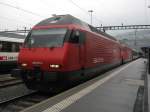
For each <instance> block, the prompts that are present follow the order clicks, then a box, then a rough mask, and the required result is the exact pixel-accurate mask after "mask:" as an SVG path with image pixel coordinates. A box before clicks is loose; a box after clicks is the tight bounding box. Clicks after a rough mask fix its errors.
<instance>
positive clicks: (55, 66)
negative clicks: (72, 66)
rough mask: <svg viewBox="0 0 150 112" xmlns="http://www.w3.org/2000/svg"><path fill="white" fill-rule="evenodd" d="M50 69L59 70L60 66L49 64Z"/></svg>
mask: <svg viewBox="0 0 150 112" xmlns="http://www.w3.org/2000/svg"><path fill="white" fill-rule="evenodd" d="M50 68H60V65H58V64H50Z"/></svg>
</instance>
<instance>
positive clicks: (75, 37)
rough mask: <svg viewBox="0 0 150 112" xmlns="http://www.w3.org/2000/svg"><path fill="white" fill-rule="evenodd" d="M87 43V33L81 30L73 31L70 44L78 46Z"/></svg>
mask: <svg viewBox="0 0 150 112" xmlns="http://www.w3.org/2000/svg"><path fill="white" fill-rule="evenodd" d="M84 41H85V33H84V32H82V31H79V30H75V31H73V33H72V34H71V37H70V40H69V42H71V43H76V44H83V43H84Z"/></svg>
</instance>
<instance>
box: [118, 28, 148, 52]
mask: <svg viewBox="0 0 150 112" xmlns="http://www.w3.org/2000/svg"><path fill="white" fill-rule="evenodd" d="M115 37H116V38H117V39H119V40H120V41H121V42H122V43H125V44H127V45H128V46H129V47H131V48H133V49H136V50H138V51H141V47H145V46H150V30H135V31H133V32H128V33H123V34H119V35H116V36H115Z"/></svg>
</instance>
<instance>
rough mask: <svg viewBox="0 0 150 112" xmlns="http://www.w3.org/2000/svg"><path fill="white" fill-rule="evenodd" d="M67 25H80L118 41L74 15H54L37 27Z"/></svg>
mask: <svg viewBox="0 0 150 112" xmlns="http://www.w3.org/2000/svg"><path fill="white" fill-rule="evenodd" d="M66 24H78V25H80V26H83V27H85V28H87V29H89V30H91V31H92V32H96V33H99V34H101V35H104V36H106V37H108V38H110V39H112V40H114V41H117V39H116V38H114V37H112V36H110V35H109V34H107V33H105V32H102V31H100V30H98V29H97V28H95V27H93V26H91V25H89V24H88V23H85V22H83V21H81V20H80V19H78V18H76V17H74V16H72V15H69V14H67V15H53V17H51V18H48V19H45V20H43V21H41V22H39V23H38V24H37V25H35V26H48V25H66Z"/></svg>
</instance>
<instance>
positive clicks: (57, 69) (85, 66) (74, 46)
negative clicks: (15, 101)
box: [16, 15, 131, 90]
mask: <svg viewBox="0 0 150 112" xmlns="http://www.w3.org/2000/svg"><path fill="white" fill-rule="evenodd" d="M121 50H122V45H121V44H120V43H119V42H118V41H117V40H116V39H115V38H113V37H111V36H110V35H108V34H106V33H103V32H101V31H99V30H97V29H96V28H94V27H92V26H91V25H89V24H87V23H85V22H83V21H81V20H79V19H77V18H75V17H73V16H71V15H60V16H55V17H52V18H49V19H46V20H44V21H41V22H40V23H38V24H37V25H35V26H34V27H33V28H32V30H31V31H30V33H29V34H28V36H27V37H26V40H25V43H24V47H23V48H22V49H21V50H20V53H19V65H20V68H19V69H17V70H16V74H17V73H19V74H20V75H21V77H22V79H23V80H24V82H25V84H26V85H27V87H28V88H30V89H37V90H41V89H48V88H51V87H52V86H54V85H58V84H60V85H61V84H62V83H68V82H76V81H78V80H81V79H86V78H89V77H93V76H95V75H96V73H98V72H101V71H103V70H106V69H109V68H112V67H114V66H117V65H119V64H121V63H122V61H128V59H129V58H130V56H131V54H130V49H128V48H127V47H124V48H123V51H121Z"/></svg>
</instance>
